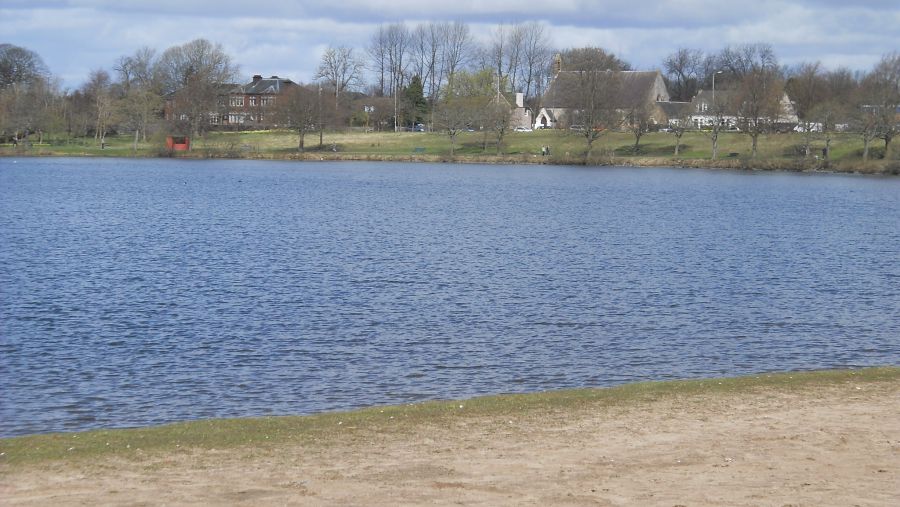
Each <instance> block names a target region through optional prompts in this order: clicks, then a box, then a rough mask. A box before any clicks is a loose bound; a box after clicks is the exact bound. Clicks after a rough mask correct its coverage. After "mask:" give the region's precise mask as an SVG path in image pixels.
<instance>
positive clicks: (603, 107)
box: [557, 62, 622, 157]
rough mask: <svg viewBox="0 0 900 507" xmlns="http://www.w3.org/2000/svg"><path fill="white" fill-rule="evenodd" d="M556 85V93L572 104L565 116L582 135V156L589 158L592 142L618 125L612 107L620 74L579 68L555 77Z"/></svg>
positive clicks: (614, 110)
mask: <svg viewBox="0 0 900 507" xmlns="http://www.w3.org/2000/svg"><path fill="white" fill-rule="evenodd" d="M583 64H584V62H583ZM557 85H558V86H561V87H562V88H563V89H562V90H560V92H561V93H563V94H564V96H567V97H568V101H567V102H568V103H569V104H571V105H572V112H571V118H568V123H569V125H570V128H572V129H573V130H574V131H575V132H577V133H578V134H579V135H580V136H581V137H583V138H584V140H585V144H586V145H587V149H586V151H585V157H590V155H591V150H592V149H593V144H594V141H596V140H597V139H598V138H599V137H600V136H601V135H602V134H604V133H606V132H608V131H609V130H614V129H617V128H619V127H620V126H621V123H622V115H621V113H620V112H619V111H618V108H617V107H616V105H617V104H616V102H617V99H618V97H619V96H620V95H621V87H622V80H621V77H620V75H619V73H617V72H612V71H610V70H603V71H597V70H590V69H580V70H575V71H566V73H565V76H564V77H563V79H562V80H560V78H559V77H557Z"/></svg>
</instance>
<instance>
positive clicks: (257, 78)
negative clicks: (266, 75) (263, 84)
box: [253, 74, 262, 83]
mask: <svg viewBox="0 0 900 507" xmlns="http://www.w3.org/2000/svg"><path fill="white" fill-rule="evenodd" d="M261 79H262V76H261V75H259V74H256V75H255V76H253V82H254V83H256V82H259V81H260V80H261Z"/></svg>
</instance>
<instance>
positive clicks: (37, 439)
mask: <svg viewBox="0 0 900 507" xmlns="http://www.w3.org/2000/svg"><path fill="white" fill-rule="evenodd" d="M898 380H900V367H876V368H864V369H855V370H824V371H811V372H792V373H764V374H756V375H749V376H742V377H731V378H716V379H698V380H676V381H665V382H638V383H631V384H625V385H620V386H616V387H609V388H588V389H568V390H558V391H545V392H538V393H530V394H507V395H495V396H483V397H478V398H472V399H469V400H464V401H459V400H445V401H429V402H423V403H415V404H409V405H396V406H383V407H372V408H365V409H361V410H353V411H348V412H328V413H321V414H316V415H309V416H278V417H260V418H236V419H207V420H198V421H187V422H179V423H174V424H166V425H161V426H151V427H146V428H129V429H110V430H93V431H85V432H78V433H53V434H41V435H29V436H22V437H13V438H4V439H0V453H2V454H0V465H5V466H3V467H2V468H3V469H6V470H7V471H9V470H11V469H14V468H16V467H17V466H20V465H25V464H36V463H43V462H50V461H60V460H62V461H78V460H82V459H95V458H99V457H118V458H126V459H127V458H129V457H140V456H146V455H147V454H148V453H165V452H176V451H190V450H195V449H200V450H210V449H217V450H223V449H234V448H242V447H269V446H280V445H288V444H303V445H331V444H336V443H340V442H343V441H346V439H347V438H348V436H351V437H352V432H355V431H361V430H362V431H376V432H392V431H404V430H408V429H409V428H412V427H419V426H421V425H425V424H437V425H444V424H450V423H452V422H453V421H454V420H459V418H473V417H504V418H505V417H511V416H527V415H533V414H537V413H541V412H548V411H551V412H558V411H567V410H579V409H584V408H589V407H590V408H603V407H611V406H621V405H628V404H639V403H646V402H652V401H656V400H664V399H671V398H675V397H691V396H699V395H706V396H708V395H724V396H728V395H732V394H742V393H751V392H753V391H756V390H760V389H769V390H774V391H778V392H794V391H801V390H805V389H815V388H819V387H827V386H834V385H840V384H847V383H854V384H864V383H873V382H896V381H898ZM401 422H402V423H401Z"/></svg>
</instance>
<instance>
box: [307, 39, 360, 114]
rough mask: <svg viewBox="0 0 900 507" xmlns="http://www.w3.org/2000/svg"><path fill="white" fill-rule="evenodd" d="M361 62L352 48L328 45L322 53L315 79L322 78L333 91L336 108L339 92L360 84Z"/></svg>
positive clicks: (335, 106)
mask: <svg viewBox="0 0 900 507" xmlns="http://www.w3.org/2000/svg"><path fill="white" fill-rule="evenodd" d="M363 67H364V66H363V63H362V61H361V60H359V59H358V58H356V56H355V55H354V54H353V48H348V47H345V46H339V47H337V48H334V47H329V48H328V49H326V50H325V53H324V54H323V55H322V61H321V62H320V63H319V68H318V71H317V72H316V76H315V77H316V79H322V80H324V81H325V82H326V83H327V84H328V85H329V86H330V87H331V89H332V90H333V91H334V108H335V110H337V108H338V102H339V100H340V94H341V93H344V92H345V91H347V90H351V89H353V88H355V87H358V86H360V85H362V72H363Z"/></svg>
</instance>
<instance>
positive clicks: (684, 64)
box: [663, 48, 706, 102]
mask: <svg viewBox="0 0 900 507" xmlns="http://www.w3.org/2000/svg"><path fill="white" fill-rule="evenodd" d="M663 69H664V71H665V73H666V81H667V84H668V86H669V93H670V94H671V98H672V100H674V101H680V102H689V101H690V100H691V98H693V97H694V95H696V94H697V92H698V91H700V86H701V84H702V82H703V78H704V76H705V74H704V73H705V69H706V66H705V57H704V55H703V51H701V50H699V49H690V48H678V49H677V50H676V51H675V52H674V53H672V54H670V55H669V56H667V57H666V58H665V59H664V60H663Z"/></svg>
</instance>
